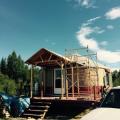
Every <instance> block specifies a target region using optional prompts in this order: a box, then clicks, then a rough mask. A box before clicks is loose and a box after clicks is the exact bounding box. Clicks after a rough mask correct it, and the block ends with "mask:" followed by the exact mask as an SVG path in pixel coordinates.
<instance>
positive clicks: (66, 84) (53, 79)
mask: <svg viewBox="0 0 120 120" xmlns="http://www.w3.org/2000/svg"><path fill="white" fill-rule="evenodd" d="M86 49H87V52H88V48H86ZM68 52H69V54H66V55H65V56H63V55H60V54H58V53H55V52H53V51H50V50H48V49H45V48H42V49H40V50H39V51H38V52H37V53H35V54H34V55H33V56H32V57H30V58H29V59H28V60H27V61H26V63H27V64H29V65H31V66H32V67H31V87H30V88H31V91H30V93H31V97H34V96H33V81H34V80H33V69H32V68H33V67H36V66H39V67H41V73H40V79H41V81H40V91H39V93H40V96H39V97H40V98H41V99H42V98H46V99H47V98H49V99H50V98H51V99H56V98H58V99H66V100H69V99H70V100H72V99H74V100H82V99H84V100H100V99H101V95H102V92H103V88H104V87H105V86H109V87H111V86H112V79H111V71H110V69H109V68H107V67H106V66H104V65H102V64H100V63H97V61H95V59H92V55H96V54H88V55H80V54H78V53H74V54H73V53H72V52H71V50H68Z"/></svg>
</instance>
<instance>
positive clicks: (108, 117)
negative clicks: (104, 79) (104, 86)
mask: <svg viewBox="0 0 120 120" xmlns="http://www.w3.org/2000/svg"><path fill="white" fill-rule="evenodd" d="M80 120H120V86H118V87H113V88H112V89H111V90H110V91H109V92H108V93H107V95H106V97H105V98H104V99H103V101H102V103H101V105H100V107H98V108H96V109H94V110H92V111H91V112H89V113H88V114H86V115H85V116H83V117H82V118H81V119H80Z"/></svg>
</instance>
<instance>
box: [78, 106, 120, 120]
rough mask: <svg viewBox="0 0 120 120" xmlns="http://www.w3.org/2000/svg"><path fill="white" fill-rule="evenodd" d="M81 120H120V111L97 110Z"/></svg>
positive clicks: (114, 109)
mask: <svg viewBox="0 0 120 120" xmlns="http://www.w3.org/2000/svg"><path fill="white" fill-rule="evenodd" d="M80 120H120V109H118V108H97V109H94V110H92V111H91V112H89V113H88V114H87V115H85V116H83V117H82V118H81V119H80Z"/></svg>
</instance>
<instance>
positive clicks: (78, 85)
mask: <svg viewBox="0 0 120 120" xmlns="http://www.w3.org/2000/svg"><path fill="white" fill-rule="evenodd" d="M79 78H80V77H79V68H78V65H77V88H78V89H77V90H78V96H79V95H80V80H79Z"/></svg>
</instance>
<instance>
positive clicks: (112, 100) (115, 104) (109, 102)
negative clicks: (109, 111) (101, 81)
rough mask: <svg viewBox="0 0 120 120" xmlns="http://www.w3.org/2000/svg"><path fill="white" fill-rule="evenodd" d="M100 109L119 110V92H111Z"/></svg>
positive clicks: (115, 90) (116, 90) (117, 90)
mask: <svg viewBox="0 0 120 120" xmlns="http://www.w3.org/2000/svg"><path fill="white" fill-rule="evenodd" d="M101 107H110V108H120V90H119V89H114V90H111V91H110V92H109V93H108V95H107V96H106V98H105V100H104V101H103V103H102V104H101Z"/></svg>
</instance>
